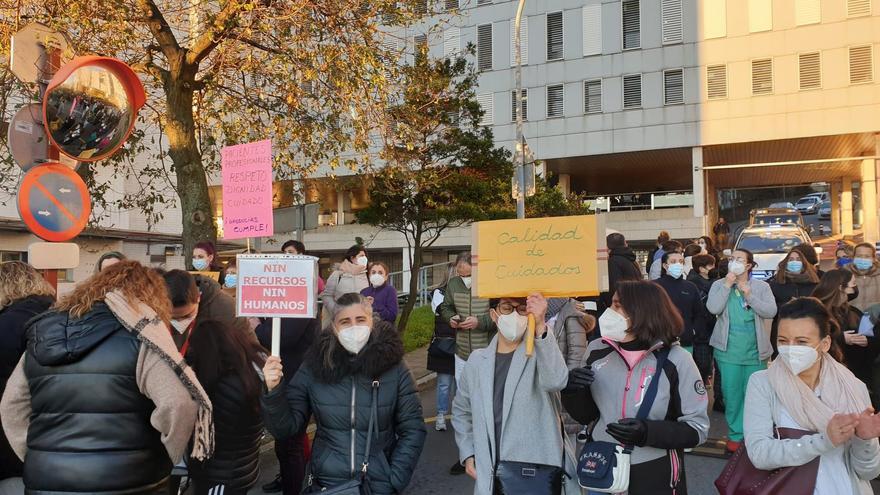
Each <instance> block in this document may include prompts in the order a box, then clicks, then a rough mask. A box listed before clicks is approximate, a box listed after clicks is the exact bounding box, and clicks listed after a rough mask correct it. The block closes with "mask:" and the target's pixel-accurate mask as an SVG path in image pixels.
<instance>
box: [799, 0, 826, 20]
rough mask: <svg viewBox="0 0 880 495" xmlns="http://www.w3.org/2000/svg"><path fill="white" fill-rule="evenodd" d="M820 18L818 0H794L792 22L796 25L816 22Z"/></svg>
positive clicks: (820, 10) (820, 9) (820, 12)
mask: <svg viewBox="0 0 880 495" xmlns="http://www.w3.org/2000/svg"><path fill="white" fill-rule="evenodd" d="M821 20H822V8H821V7H820V5H819V0H795V2H794V23H795V24H797V25H798V26H805V25H807V24H817V23H819V22H821Z"/></svg>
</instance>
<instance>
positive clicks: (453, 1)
mask: <svg viewBox="0 0 880 495" xmlns="http://www.w3.org/2000/svg"><path fill="white" fill-rule="evenodd" d="M445 7H446V10H447V11H450V10H455V9H457V8H458V0H446V1H445Z"/></svg>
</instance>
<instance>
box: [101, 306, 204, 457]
mask: <svg viewBox="0 0 880 495" xmlns="http://www.w3.org/2000/svg"><path fill="white" fill-rule="evenodd" d="M104 302H106V303H107V306H108V307H109V308H110V311H112V312H113V314H114V315H116V318H117V319H118V320H119V321H120V323H122V325H123V326H124V327H125V328H126V330H128V331H129V332H131V333H132V334H133V335H134V336H135V337H137V339H138V341H139V342H141V344H143V345H145V346H146V347H147V348H148V349H150V350H151V351H153V352H155V353H156V354H158V355H159V357H161V358H162V360H163V361H165V363H167V364H168V366H169V367H170V368H171V369H172V370H174V372H175V374H177V377H178V379H180V382H181V383H182V384H183V386H184V387H186V389H187V390H188V391H189V394H190V396H192V398H193V400H195V401H196V403H198V405H199V411H198V416H197V418H196V424H195V431H194V432H193V439H192V442H193V447H192V452H191V453H190V457H192V458H193V459H196V460H199V461H203V460H205V459H209V458H210V457H211V456H212V455H213V454H214V412H213V407H212V405H211V400H210V399H209V398H208V394H207V393H205V390H204V389H203V388H202V385H201V384H200V383H199V380H198V378H196V374H195V372H194V371H193V369H192V368H190V367H189V365H188V364H186V361H185V360H184V359H183V356H181V355H180V352H178V350H177V346H176V345H175V344H174V339H172V338H171V333H170V332H169V331H168V325H166V324H165V322H164V321H162V319H161V318H159V316H158V315H157V314H156V312H155V311H153V309H152V308H150V307H149V306H147V305H146V304H144V303H143V302H141V301H137V300H135V301H129V300H127V299H126V297H125V296H123V295H122V294H121V293H119V292H116V291H114V292H110V293H108V294H107V295H106V296H104Z"/></svg>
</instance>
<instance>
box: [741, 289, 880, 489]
mask: <svg viewBox="0 0 880 495" xmlns="http://www.w3.org/2000/svg"><path fill="white" fill-rule="evenodd" d="M826 276H827V274H826ZM836 325H837V323H836V321H835V319H834V317H832V315H831V313H830V312H829V311H828V309H826V308H825V307H824V306H823V305H822V303H821V302H820V301H819V300H817V299H815V298H812V297H804V298H800V299H795V300H793V301H791V302H789V303H787V304H785V305H783V306H782V307H781V308H780V309H779V337H778V342H777V344H778V347H779V356H780V357H779V359H776V360H775V361H773V364H771V365H770V368H769V369H767V370H763V371H759V372H757V373H755V374H754V375H752V377H751V379H750V380H749V385H748V390H747V392H746V401H745V423H744V431H745V444H746V452H747V453H748V456H749V460H751V462H752V464H754V466H755V467H756V468H758V469H763V470H768V471H770V470H774V469H779V468H783V467H798V469H799V470H800V471H799V472H798V473H797V476H798V480H797V481H798V485H806V484H809V485H810V486H806V487H802V488H801V489H800V490H798V491H794V487H792V492H791V493H793V494H794V493H797V494H801V493H803V494H808V493H809V494H812V493H821V494H822V495H844V494H846V495H850V494H869V493H874V492H873V490H872V489H871V485H870V483H871V480H873V479H874V478H876V477H877V476H878V475H880V462H878V458H880V444H878V442H877V439H876V438H874V437H876V419H877V418H876V417H874V416H873V415H872V412H873V411H872V410H871V409H870V406H871V401H870V399H869V397H868V391H867V389H866V388H865V385H864V384H863V383H861V382H860V381H859V380H858V379H857V378H856V377H855V376H853V374H852V373H851V372H850V371H849V370H847V369H846V367H844V366H843V365H841V364H840V363H839V362H838V361H837V360H836V359H835V357H836V355H837V356H839V351H837V350H836V344H835V341H834V338H833V337H832V335H833V334H834V327H835V326H836ZM835 351H837V352H835ZM725 379H726V377H725ZM792 429H793V430H801V431H800V432H799V433H800V434H799V435H797V436H795V435H792V434H791V433H787V432H789V431H791V430H792ZM801 435H802V436H801ZM795 438H796V439H795ZM816 458H819V463H818V466H817V467H815V468H810V467H808V466H807V465H808V464H809V463H811V462H812V461H813V460H814V459H816ZM814 473H815V474H814ZM811 487H812V488H811ZM780 493H788V491H787V490H784V491H783V492H780Z"/></svg>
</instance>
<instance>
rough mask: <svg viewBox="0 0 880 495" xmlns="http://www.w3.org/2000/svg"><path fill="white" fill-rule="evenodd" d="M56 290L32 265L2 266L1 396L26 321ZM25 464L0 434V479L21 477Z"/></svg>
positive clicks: (20, 348)
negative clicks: (23, 464)
mask: <svg viewBox="0 0 880 495" xmlns="http://www.w3.org/2000/svg"><path fill="white" fill-rule="evenodd" d="M54 301H55V290H54V289H53V288H52V286H51V285H49V283H48V282H46V280H45V279H43V277H42V276H40V273H39V272H37V270H35V269H34V267H32V266H31V265H28V264H27V263H23V262H21V261H7V262H5V263H0V395H2V394H3V390H4V389H6V380H8V379H9V375H11V374H12V370H14V369H15V365H16V364H18V360H19V359H21V355H22V354H23V353H24V349H25V344H26V342H27V341H26V340H25V338H24V331H25V328H26V324H27V322H28V321H29V320H30V319H31V318H33V317H34V316H37V315H38V314H40V313H42V312H44V311H46V310H47V309H49V306H51V305H52V303H53V302H54ZM21 468H22V464H21V461H20V460H19V459H18V457H16V456H15V453H14V452H13V451H12V448H11V447H10V446H9V442H8V441H7V440H6V436H5V435H3V434H2V432H0V480H3V479H6V478H12V477H18V476H21Z"/></svg>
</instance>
